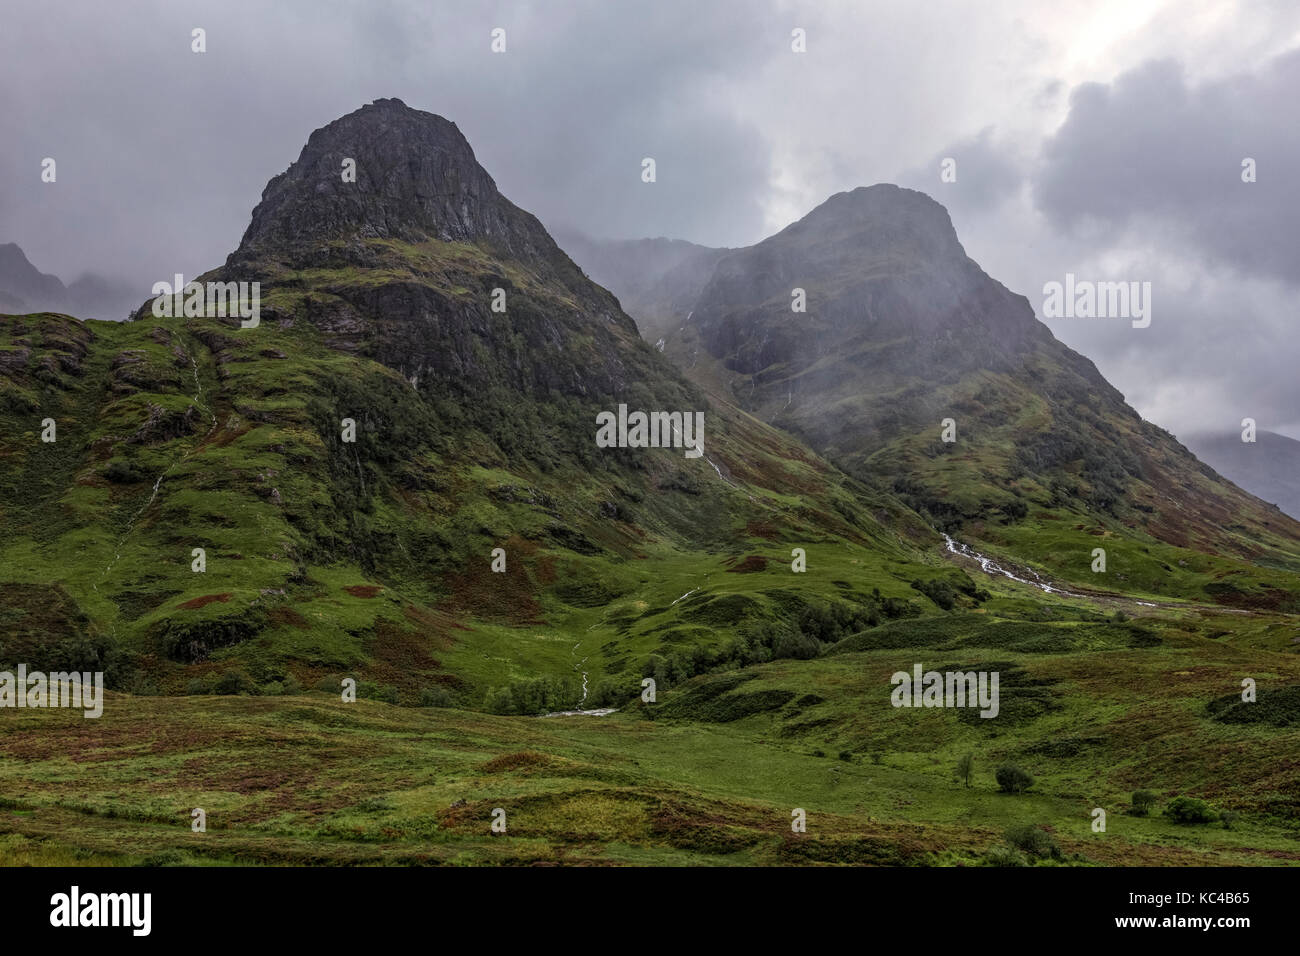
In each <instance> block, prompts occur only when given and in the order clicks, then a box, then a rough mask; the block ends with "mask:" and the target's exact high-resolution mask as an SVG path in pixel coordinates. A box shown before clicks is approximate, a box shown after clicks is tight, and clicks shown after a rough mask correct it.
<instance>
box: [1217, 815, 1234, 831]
mask: <svg viewBox="0 0 1300 956" xmlns="http://www.w3.org/2000/svg"><path fill="white" fill-rule="evenodd" d="M1219 820H1220V821H1221V822H1222V823H1223V829H1225V830H1231V829H1232V825H1233V824H1234V823H1236V822H1237V812H1236V811H1235V810H1224V811H1223V812H1222V813H1220V814H1219Z"/></svg>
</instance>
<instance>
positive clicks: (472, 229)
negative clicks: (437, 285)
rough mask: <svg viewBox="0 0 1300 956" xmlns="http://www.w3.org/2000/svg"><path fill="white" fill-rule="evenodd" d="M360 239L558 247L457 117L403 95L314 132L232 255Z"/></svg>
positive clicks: (271, 186)
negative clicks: (489, 167)
mask: <svg viewBox="0 0 1300 956" xmlns="http://www.w3.org/2000/svg"><path fill="white" fill-rule="evenodd" d="M353 170H354V171H355V177H354V178H353ZM352 238H359V239H398V240H402V241H407V242H420V241H423V240H426V239H439V240H443V241H471V242H472V241H478V240H489V241H492V242H494V243H495V244H497V245H499V246H501V247H503V248H505V249H508V250H509V251H511V252H513V253H515V254H516V255H518V254H522V253H525V252H527V251H532V249H535V248H536V247H537V245H538V244H539V243H541V244H542V245H544V246H547V245H550V244H551V243H550V240H549V237H545V233H544V230H542V229H541V226H540V224H538V223H537V221H536V220H535V219H533V217H532V216H529V215H527V214H526V213H523V212H522V211H521V210H519V209H518V208H517V207H515V206H514V205H513V204H512V203H510V202H509V201H508V200H506V199H505V198H504V197H503V196H502V195H501V193H500V192H499V191H498V190H497V186H496V183H495V182H494V181H493V180H492V177H491V176H489V175H488V173H487V171H486V170H485V169H484V168H483V167H482V166H480V165H479V163H478V161H477V160H476V159H475V157H474V150H473V149H472V148H471V147H470V145H469V142H468V141H467V140H466V139H465V137H464V135H462V134H461V131H460V130H459V129H458V128H457V127H456V124H455V123H453V122H451V121H450V120H447V119H444V118H443V117H441V116H437V115H435V114H433V113H428V112H425V111H423V110H417V109H412V108H411V107H409V106H407V105H406V104H405V103H403V102H402V101H401V100H399V99H378V100H375V101H374V102H373V103H370V104H368V105H366V106H363V107H361V108H360V109H358V110H356V111H354V112H352V113H349V114H347V115H346V116H343V117H341V118H340V119H337V120H335V121H334V122H332V123H329V124H327V125H325V126H323V127H321V128H320V129H318V130H316V131H315V132H314V133H312V134H311V137H310V138H309V139H308V141H307V145H306V146H304V147H303V150H302V153H301V155H299V157H298V159H297V161H296V162H294V163H293V164H292V165H291V166H290V167H289V168H288V169H287V170H285V171H284V172H283V173H281V174H280V175H278V176H276V177H275V178H273V179H272V180H271V181H270V182H269V183H268V184H267V186H266V189H265V190H263V192H262V201H261V202H260V203H259V204H258V206H257V208H256V209H255V210H254V211H253V217H252V221H251V223H250V224H249V227H248V229H247V231H246V232H245V233H244V237H243V239H242V241H241V242H240V246H239V249H238V250H237V251H236V253H235V254H234V256H232V260H239V259H247V258H255V257H256V256H257V255H259V254H261V253H264V252H266V251H270V250H276V249H282V248H284V247H285V246H294V245H301V244H309V243H312V242H314V241H320V240H337V239H352Z"/></svg>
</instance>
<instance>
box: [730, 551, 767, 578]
mask: <svg viewBox="0 0 1300 956" xmlns="http://www.w3.org/2000/svg"><path fill="white" fill-rule="evenodd" d="M766 570H767V558H765V557H763V556H762V555H759V554H751V555H750V556H749V557H747V558H746V559H745V560H744V561H741V562H740V563H739V564H737V565H736V566H735V567H733V568H727V573H728V574H753V573H754V572H755V571H766Z"/></svg>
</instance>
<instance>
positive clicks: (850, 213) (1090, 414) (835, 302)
mask: <svg viewBox="0 0 1300 956" xmlns="http://www.w3.org/2000/svg"><path fill="white" fill-rule="evenodd" d="M591 268H592V269H593V270H594V269H596V268H597V266H595V265H592V266H591ZM605 272H606V274H608V275H617V274H618V273H617V270H614V269H609V268H606V269H605ZM664 283H665V286H666V287H665V288H662V289H659V290H656V291H654V292H652V293H650V294H649V295H646V294H645V293H638V296H637V298H636V299H635V301H642V300H647V299H649V300H654V299H659V300H664V299H668V298H672V297H673V296H683V297H688V295H689V290H688V289H687V288H686V287H685V286H682V285H674V283H673V281H672V277H666V278H665V280H664ZM613 288H614V291H615V293H616V294H620V293H621V290H620V289H619V287H618V286H617V285H614V286H613ZM796 290H803V294H804V296H805V297H806V311H804V312H798V311H794V308H793V305H794V303H795V302H796V295H797V293H796ZM689 312H690V315H691V317H690V320H689V321H686V322H684V323H683V325H682V327H681V328H680V329H678V330H676V331H673V332H670V333H668V334H667V336H666V343H665V354H667V355H668V356H670V357H671V358H673V359H674V361H676V362H677V364H678V365H679V367H681V368H682V369H684V370H685V371H686V372H687V374H688V377H690V378H691V379H692V380H694V381H696V382H697V383H698V384H700V385H701V386H702V387H704V388H706V389H707V390H710V391H711V392H713V393H714V394H718V395H721V396H725V398H726V399H727V400H728V401H733V402H735V403H736V404H738V405H739V406H740V407H742V408H744V409H745V410H746V411H748V412H750V413H751V414H753V415H755V416H757V417H758V418H760V419H762V420H764V421H767V422H769V423H771V424H773V425H775V426H777V427H779V428H781V429H783V430H785V431H788V432H790V433H792V434H794V435H796V436H798V437H799V438H801V439H802V440H804V441H805V442H807V443H808V445H809V446H810V447H812V448H813V449H814V450H815V451H817V452H818V453H819V454H822V455H825V456H826V457H828V458H829V459H830V460H831V461H833V462H835V463H836V464H837V465H838V466H839V467H841V468H843V469H844V470H846V471H847V472H848V473H849V474H851V475H853V476H855V477H857V478H859V479H861V480H863V481H866V482H869V483H871V484H873V485H874V486H876V487H878V488H880V489H882V490H885V491H889V492H892V493H894V494H897V495H898V496H899V497H901V498H902V499H903V500H904V501H906V502H907V503H908V504H910V505H911V506H912V507H914V508H915V509H916V510H917V511H918V512H920V513H921V514H923V515H925V516H927V517H928V519H929V520H930V521H931V522H932V523H933V524H934V525H935V526H936V527H938V528H940V529H943V530H945V531H948V532H950V533H961V534H962V535H965V536H966V537H968V538H970V539H972V540H976V541H979V542H981V543H982V544H984V545H987V546H989V547H990V548H995V549H997V551H998V552H999V554H1001V555H1002V556H1004V557H1006V558H1009V559H1012V560H1018V561H1020V562H1023V563H1024V564H1026V565H1028V566H1030V567H1032V568H1036V569H1037V570H1038V571H1040V572H1043V573H1046V574H1049V575H1050V576H1052V577H1054V578H1057V579H1062V580H1068V581H1073V582H1075V583H1076V584H1078V585H1079V586H1095V585H1096V583H1097V582H1098V581H1099V580H1109V581H1111V582H1112V583H1114V582H1117V581H1118V582H1120V583H1122V585H1123V586H1125V587H1128V588H1133V587H1140V588H1142V589H1145V590H1149V591H1150V592H1151V593H1154V594H1165V595H1171V594H1181V595H1184V596H1190V595H1191V594H1193V593H1197V592H1200V593H1206V592H1205V591H1204V588H1205V587H1207V586H1208V587H1210V589H1211V592H1213V593H1215V594H1217V595H1218V597H1219V598H1221V599H1225V600H1229V601H1245V602H1249V601H1255V600H1269V599H1270V595H1272V594H1273V593H1275V592H1274V591H1272V590H1271V589H1272V588H1274V587H1277V586H1278V585H1279V582H1276V581H1268V582H1261V585H1260V588H1261V589H1251V591H1250V593H1249V594H1248V595H1247V594H1238V593H1235V592H1234V589H1233V587H1231V586H1229V587H1225V588H1220V586H1219V583H1220V582H1219V577H1220V576H1229V577H1231V576H1232V572H1230V570H1229V569H1230V568H1236V567H1237V564H1236V562H1246V563H1252V564H1256V565H1260V564H1262V565H1268V566H1279V567H1285V568H1289V569H1291V570H1296V569H1300V524H1298V523H1297V522H1296V521H1294V520H1293V519H1292V518H1290V517H1288V516H1287V515H1284V514H1282V513H1281V512H1279V511H1278V510H1277V509H1276V508H1273V507H1270V506H1268V505H1266V504H1265V503H1263V502H1261V501H1259V500H1258V499H1256V498H1253V497H1251V496H1250V495H1248V494H1245V493H1243V492H1242V491H1241V490H1240V489H1238V488H1237V487H1236V486H1234V485H1232V484H1231V483H1230V482H1228V481H1225V480H1223V479H1222V478H1221V477H1220V476H1218V475H1217V474H1215V473H1214V472H1213V471H1211V470H1210V469H1209V468H1207V467H1205V466H1204V465H1203V464H1202V463H1201V462H1199V461H1197V460H1196V458H1195V457H1194V456H1193V455H1192V454H1191V453H1190V452H1188V451H1187V449H1185V448H1183V447H1182V446H1181V445H1180V444H1179V443H1178V442H1177V441H1176V440H1175V439H1174V438H1173V437H1172V436H1171V435H1169V434H1168V433H1167V432H1165V431H1163V430H1162V429H1160V428H1158V427H1156V426H1154V425H1152V424H1150V423H1148V422H1145V421H1143V420H1142V419H1141V417H1140V416H1139V415H1138V414H1137V413H1136V412H1135V411H1134V410H1133V409H1132V408H1131V407H1129V406H1128V405H1127V403H1126V402H1125V401H1124V398H1123V396H1122V395H1121V394H1120V393H1119V392H1118V391H1117V390H1116V389H1115V388H1113V387H1112V386H1111V385H1110V384H1109V383H1108V382H1107V381H1106V380H1105V379H1104V378H1103V377H1102V375H1101V374H1100V373H1099V372H1098V371H1097V368H1096V367H1095V366H1094V365H1093V363H1092V362H1090V361H1089V360H1088V359H1086V358H1084V357H1083V356H1081V355H1079V354H1078V353H1076V352H1074V351H1073V350H1071V349H1069V348H1067V347H1066V346H1065V345H1063V344H1062V343H1060V342H1059V341H1057V339H1056V338H1055V337H1054V336H1053V335H1052V334H1051V331H1050V330H1049V329H1048V328H1047V327H1046V326H1045V325H1044V324H1043V323H1041V322H1039V321H1038V319H1037V318H1036V317H1035V315H1034V311H1033V308H1032V307H1031V306H1030V304H1029V302H1028V301H1027V300H1026V299H1025V298H1024V297H1023V296H1020V295H1016V294H1014V293H1012V292H1011V291H1009V290H1008V289H1006V288H1005V287H1004V286H1003V285H1001V284H1000V283H998V282H997V281H995V280H994V279H992V278H991V277H989V276H988V275H987V274H986V273H985V272H984V271H983V270H982V269H980V267H979V266H978V265H977V264H976V263H975V262H974V261H972V260H971V259H970V258H969V257H968V256H967V255H966V253H965V250H964V249H963V248H962V246H961V243H960V242H959V241H958V238H957V235H956V232H955V231H954V229H953V226H952V223H951V220H950V219H949V217H948V215H947V212H946V211H945V210H944V209H943V207H942V206H941V205H939V204H938V203H937V202H935V201H934V200H932V199H930V198H929V197H927V196H925V195H924V194H922V193H919V192H915V191H913V190H908V189H900V188H899V187H896V186H891V185H877V186H872V187H863V188H859V189H855V190H853V191H851V192H845V193H839V194H837V195H835V196H832V197H831V198H830V199H828V200H827V201H826V202H824V203H823V204H822V205H820V206H818V207H817V208H816V209H814V210H813V211H812V212H810V213H809V214H808V215H807V216H805V217H804V218H803V219H801V220H799V221H798V222H796V223H793V224H792V225H790V226H788V227H787V228H785V229H783V230H782V231H780V232H779V233H777V234H776V235H773V236H771V237H769V238H767V239H765V240H763V241H762V242H760V243H758V244H756V245H754V246H750V247H748V248H745V249H740V250H735V251H732V252H730V253H728V254H726V255H723V256H722V257H720V258H719V260H718V261H717V264H716V265H715V266H714V268H713V273H712V275H711V276H710V278H709V280H708V281H707V282H706V283H705V285H704V286H703V288H702V289H701V290H700V291H699V293H698V295H697V296H696V297H695V299H694V301H693V303H692V304H691V305H690V307H689ZM947 419H951V420H952V423H953V425H954V427H955V435H954V436H953V437H955V441H952V442H945V441H943V440H942V438H943V434H942V429H943V423H944V422H945V420H947ZM1099 539H1101V540H1100V543H1101V544H1103V545H1107V546H1108V550H1109V552H1110V553H1109V558H1110V574H1109V576H1108V577H1107V578H1099V577H1098V575H1097V574H1096V573H1095V572H1093V571H1092V570H1091V560H1092V559H1091V553H1092V550H1093V548H1094V547H1095V546H1096V545H1097V544H1098V543H1099ZM1210 556H1213V558H1214V559H1218V558H1227V559H1229V563H1228V564H1221V563H1220V562H1219V561H1218V560H1212V559H1211V558H1210ZM1187 569H1191V570H1187Z"/></svg>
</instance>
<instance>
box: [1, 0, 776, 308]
mask: <svg viewBox="0 0 1300 956" xmlns="http://www.w3.org/2000/svg"><path fill="white" fill-rule="evenodd" d="M766 9H767V8H766V5H762V6H760V5H757V4H752V3H741V2H726V3H718V4H707V5H700V4H698V3H694V2H688V0H664V2H660V3H656V4H654V5H653V6H640V5H636V6H634V5H630V4H628V5H624V4H607V3H598V2H594V0H588V2H584V3H566V4H564V5H563V6H562V7H561V6H560V5H558V4H557V5H550V4H545V5H529V4H519V3H497V4H491V3H486V4H465V3H452V2H436V3H432V4H430V3H419V2H414V0H412V2H409V3H401V4H394V5H391V6H382V5H375V4H360V5H358V4H352V3H342V2H325V3H306V2H303V3H293V4H278V5H266V4H255V3H251V2H248V0H231V2H222V3H215V2H201V3H193V4H184V5H181V4H171V3H162V2H156V3H153V4H139V5H109V4H102V3H98V2H72V3H68V4H59V5H50V4H36V3H17V4H12V5H7V7H6V11H5V27H4V30H3V32H0V106H3V110H2V111H0V141H2V142H4V144H5V148H4V150H3V151H2V155H0V242H8V241H12V242H17V243H18V244H19V245H21V246H22V247H23V249H24V250H25V251H26V252H27V253H28V255H29V257H30V258H31V260H32V261H33V262H34V263H35V264H36V265H37V266H38V267H39V268H41V269H43V270H45V271H47V272H55V273H57V274H59V275H61V276H63V278H64V279H68V278H71V277H72V276H73V275H76V274H78V273H79V272H81V271H83V270H86V269H93V270H95V271H98V272H101V273H106V274H114V275H123V276H129V277H130V278H132V279H133V280H134V281H135V282H136V283H138V284H140V285H141V286H142V287H143V288H144V289H145V290H146V291H147V287H148V286H149V285H150V284H152V282H154V281H157V280H158V279H160V278H164V277H166V276H170V275H171V274H172V273H173V272H184V273H186V274H188V275H193V274H195V273H197V272H199V271H202V270H204V269H207V268H210V267H212V266H215V265H217V264H219V263H220V262H221V261H223V260H224V258H225V256H226V254H227V253H228V252H230V251H231V250H232V249H233V248H234V247H235V245H236V244H237V243H238V241H239V237H240V235H241V234H242V232H243V230H244V228H245V226H246V225H247V222H248V216H249V213H250V212H251V211H252V208H253V206H254V205H256V203H257V201H258V198H259V196H260V194H261V190H262V187H263V186H264V185H265V184H266V182H267V180H269V179H270V178H271V177H272V176H274V175H275V174H277V173H279V172H281V171H282V170H283V169H284V168H285V167H287V166H288V165H289V163H290V162H292V161H293V160H294V159H295V158H296V157H297V155H298V152H299V150H300V149H301V147H302V145H303V144H304V143H305V142H306V140H307V137H308V135H309V134H310V133H311V132H312V130H313V129H315V128H317V127H319V126H322V125H324V124H325V123H327V122H329V121H330V120H332V119H334V118H336V117H338V116H341V115H343V114H345V113H348V112H351V111H352V110H354V109H356V108H358V107H359V106H361V105H363V104H364V103H367V102H369V101H371V100H373V99H376V98H378V97H381V96H395V97H398V98H401V99H403V100H404V101H405V102H407V103H408V104H409V105H411V106H414V107H417V108H419V109H425V110H429V111H431V112H435V113H438V114H440V115H443V116H446V117H447V118H448V119H451V120H453V121H455V122H457V123H458V125H460V127H461V129H462V130H463V131H464V132H465V134H466V136H467V137H468V138H469V140H470V142H471V144H472V145H473V146H474V148H475V151H476V154H477V155H478V158H479V160H480V162H482V163H483V164H484V166H485V167H486V168H487V169H488V171H489V172H490V173H492V175H493V176H494V178H495V179H496V180H497V184H498V186H500V188H501V190H502V191H503V192H504V193H505V194H506V195H507V196H509V197H510V198H511V199H512V200H514V201H515V202H516V203H517V204H519V205H521V206H523V207H524V208H527V209H530V210H531V211H533V212H536V213H537V214H538V215H539V216H540V217H541V218H542V219H543V221H548V222H552V221H553V222H557V223H558V222H565V223H567V224H570V225H572V226H575V227H577V228H580V229H582V230H584V231H586V232H590V233H593V234H597V235H605V234H608V235H643V234H646V233H647V232H652V233H663V234H669V235H689V236H693V237H696V238H698V239H699V240H700V241H704V242H714V243H718V244H725V243H728V242H731V243H735V242H738V241H742V240H743V241H750V240H751V239H752V238H753V235H754V234H755V233H756V232H757V231H758V230H759V229H760V227H761V222H762V215H761V210H760V205H759V203H760V200H761V198H762V196H763V191H764V187H765V185H766V183H767V181H768V178H769V150H768V148H767V146H766V144H765V141H764V139H763V137H762V135H761V134H760V133H759V131H758V130H756V129H754V128H752V127H750V126H747V125H746V124H744V123H742V122H741V121H739V120H737V119H736V118H735V117H733V116H732V115H731V114H730V113H729V111H728V108H727V106H726V105H725V104H724V103H720V102H714V101H710V100H709V99H707V98H706V97H705V96H704V95H703V93H702V92H701V91H707V90H708V89H709V88H710V83H709V81H710V79H714V80H725V79H726V78H728V77H731V78H735V79H736V80H737V81H743V78H744V76H745V75H746V74H747V71H749V70H752V69H754V68H756V66H755V65H756V64H757V63H759V62H760V61H761V59H762V57H763V56H764V55H770V52H771V51H770V50H769V48H770V47H771V42H770V37H767V36H765V30H768V27H767V26H766V25H765V24H764V21H763V17H764V15H765V14H764V11H765V10H766ZM498 25H500V26H503V27H504V28H505V29H506V30H507V42H508V51H507V53H505V54H504V55H498V54H493V53H491V52H490V49H489V42H490V31H491V30H492V28H493V27H495V26H498ZM196 26H201V27H203V28H204V29H205V30H206V31H207V45H208V52H207V53H205V54H202V55H198V54H194V53H191V51H190V30H191V29H192V28H193V27H196ZM777 49H779V48H777ZM45 156H53V157H55V158H56V160H57V162H58V173H59V176H58V182H57V183H56V184H52V185H44V184H41V183H40V182H39V174H40V166H39V164H40V160H41V158H42V157H45ZM645 156H652V157H654V158H655V159H656V161H657V163H658V182H657V183H655V184H653V185H649V184H643V183H642V182H641V179H640V169H641V165H640V164H641V160H642V158H643V157H645ZM141 297H142V298H143V293H142V296H141Z"/></svg>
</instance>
